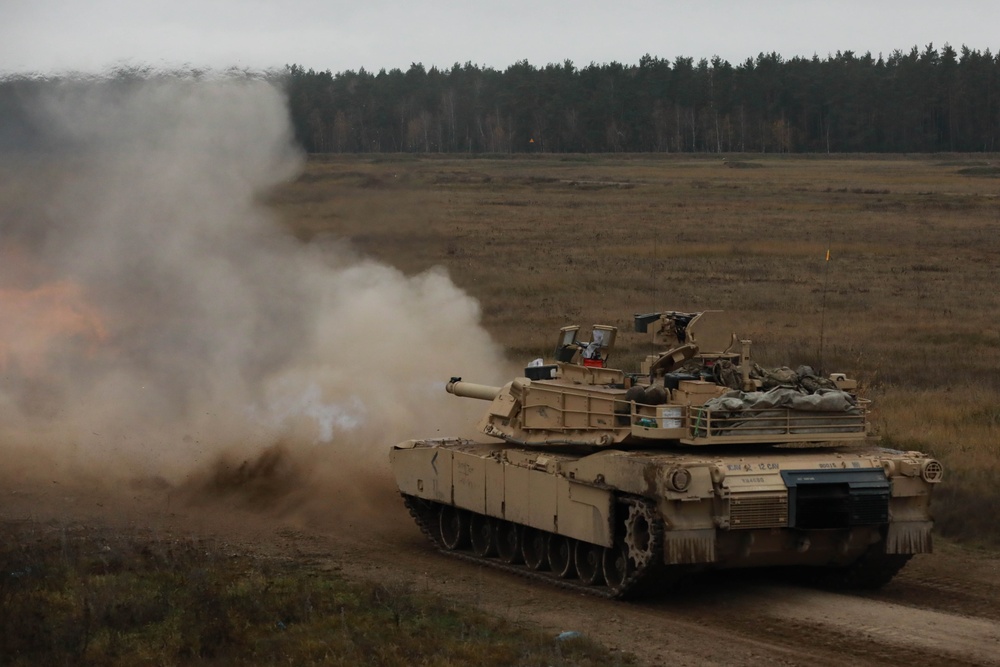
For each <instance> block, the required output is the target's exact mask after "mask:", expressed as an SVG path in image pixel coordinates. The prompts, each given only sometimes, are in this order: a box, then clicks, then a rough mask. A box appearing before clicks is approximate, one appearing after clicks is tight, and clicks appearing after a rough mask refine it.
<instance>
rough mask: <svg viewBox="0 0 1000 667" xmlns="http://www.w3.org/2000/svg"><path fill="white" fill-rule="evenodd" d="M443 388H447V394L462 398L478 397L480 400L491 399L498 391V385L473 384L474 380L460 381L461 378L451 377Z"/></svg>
mask: <svg viewBox="0 0 1000 667" xmlns="http://www.w3.org/2000/svg"><path fill="white" fill-rule="evenodd" d="M445 389H447V390H448V393H449V394H454V395H455V396H462V397H464V398H478V399H479V400H481V401H492V400H493V399H494V398H496V397H497V394H499V393H500V387H493V386H490V385H488V384H475V383H474V382H462V378H452V379H451V380H449V381H448V384H447V386H446V387H445Z"/></svg>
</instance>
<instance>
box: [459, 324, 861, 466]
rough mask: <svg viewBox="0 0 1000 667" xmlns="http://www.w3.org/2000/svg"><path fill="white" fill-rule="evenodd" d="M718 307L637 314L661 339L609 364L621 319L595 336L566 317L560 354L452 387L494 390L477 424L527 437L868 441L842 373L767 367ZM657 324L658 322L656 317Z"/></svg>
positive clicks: (523, 442) (647, 441)
mask: <svg viewBox="0 0 1000 667" xmlns="http://www.w3.org/2000/svg"><path fill="white" fill-rule="evenodd" d="M720 315H721V313H719V312H717V311H716V312H711V311H709V312H701V313H679V312H674V311H671V312H667V313H650V314H645V315H636V316H635V328H636V330H637V331H640V332H643V333H646V332H651V333H652V337H653V342H654V344H657V345H661V346H665V347H666V349H664V350H663V351H662V352H659V353H657V354H652V355H649V356H648V357H647V358H646V359H645V360H644V361H643V363H642V366H641V369H640V371H639V372H635V373H627V372H625V371H622V370H617V369H613V368H610V367H609V366H608V359H609V357H610V356H611V353H612V351H613V348H614V343H615V339H616V337H617V329H616V328H615V327H612V326H606V325H598V326H595V327H594V328H593V330H592V332H591V337H590V340H588V341H580V340H578V335H579V331H580V327H577V326H572V327H563V328H562V329H561V330H560V332H559V339H558V343H557V345H556V349H555V354H554V356H555V361H554V362H553V363H549V364H546V363H544V362H542V361H541V360H537V361H536V362H533V363H532V364H531V365H529V366H528V367H526V368H525V369H524V377H520V378H515V379H514V380H512V381H511V382H509V383H507V384H506V385H504V386H503V387H485V386H483V385H473V384H470V383H467V382H463V381H462V379H461V378H452V380H451V382H449V383H448V391H449V392H451V393H453V394H455V395H458V396H465V397H469V398H478V399H483V400H489V401H491V405H490V407H489V409H488V410H487V412H486V414H485V415H484V417H483V419H482V421H481V423H480V425H479V428H480V430H481V431H482V433H483V434H484V435H488V436H491V437H495V438H500V439H502V440H504V441H506V442H508V443H511V444H516V445H520V446H529V447H576V448H580V447H616V448H639V447H648V446H651V445H656V446H662V445H663V444H665V443H669V444H684V445H732V444H743V445H747V444H778V443H792V442H799V443H805V442H812V443H816V442H839V443H847V442H863V441H865V440H866V439H867V438H868V434H869V423H868V401H865V400H861V399H858V398H857V396H856V395H855V394H854V391H855V390H856V388H857V383H856V382H855V381H853V380H848V379H847V376H846V375H845V374H844V373H833V374H831V375H829V376H827V377H819V376H817V375H816V373H815V372H814V371H813V370H812V369H811V368H809V367H806V366H803V367H800V368H799V369H798V370H797V371H792V370H790V369H787V368H784V369H776V370H771V371H766V370H764V369H761V368H760V367H759V366H757V365H756V364H754V363H753V361H752V359H751V356H750V348H751V343H750V341H749V340H745V339H744V340H737V337H736V334H735V333H732V332H731V331H728V330H727V328H726V324H725V320H723V319H722V318H721V317H719V316H720ZM654 325H655V326H654Z"/></svg>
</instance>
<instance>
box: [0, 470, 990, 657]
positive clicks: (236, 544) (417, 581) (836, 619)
mask: <svg viewBox="0 0 1000 667" xmlns="http://www.w3.org/2000/svg"><path fill="white" fill-rule="evenodd" d="M281 458H282V456H281V455H280V454H279V455H275V456H274V457H272V458H271V459H268V460H262V461H258V462H255V463H254V464H253V465H249V464H248V465H247V466H245V467H244V468H243V469H242V471H240V469H239V466H237V467H236V468H235V469H234V472H233V473H232V475H230V476H228V477H227V476H226V475H224V474H222V473H221V472H219V471H218V470H216V471H215V473H214V474H213V475H207V476H206V477H204V478H202V479H200V480H198V481H197V483H196V484H193V485H188V486H187V487H186V488H177V487H171V486H169V485H165V484H163V483H161V482H155V483H136V484H133V485H129V486H128V487H127V488H121V489H120V490H119V491H118V492H112V491H108V490H107V489H104V490H100V491H95V490H94V489H92V488H87V487H86V486H75V487H73V486H67V485H66V484H63V483H56V482H54V481H51V480H49V481H44V480H41V479H33V480H25V479H21V480H5V481H4V482H3V485H2V488H3V495H2V501H0V522H2V523H8V524H9V523H22V524H23V523H24V522H30V523H31V524H33V525H35V526H37V527H38V528H39V529H43V530H51V531H66V530H68V529H72V530H74V531H79V530H92V531H98V530H105V531H106V530H109V529H110V530H113V531H116V532H118V533H120V534H123V535H129V534H134V535H139V534H142V535H147V536H149V535H151V536H155V539H158V540H168V539H175V538H176V539H209V540H215V541H218V542H221V543H223V544H224V545H225V547H226V549H227V550H231V551H234V552H243V553H250V554H254V555H256V556H263V557H270V558H276V559H293V560H294V561H296V562H297V563H301V564H303V565H308V566H310V567H315V568H318V569H320V570H328V571H332V572H337V573H339V574H341V575H343V576H346V577H348V578H350V579H355V580H377V581H380V582H385V583H391V584H394V585H397V586H399V587H400V590H413V591H419V592H430V593H435V594H440V595H441V596H444V597H446V598H447V599H450V600H454V601H455V602H457V603H460V604H464V605H469V606H472V607H475V608H478V609H480V610H483V611H485V612H488V613H490V614H495V615H497V616H501V617H504V618H506V619H508V620H511V621H514V622H515V623H518V624H522V625H524V626H526V627H540V628H542V629H544V630H548V631H551V632H552V633H553V634H557V633H559V632H562V631H565V630H575V631H577V632H580V633H582V634H583V635H585V636H586V637H588V638H590V639H593V640H596V641H598V642H600V643H602V644H604V645H605V646H608V647H610V648H612V649H614V650H616V651H621V652H624V653H631V654H632V655H633V656H635V658H636V659H637V660H638V662H639V663H640V664H649V665H653V664H664V663H668V662H669V663H670V664H673V665H763V664H777V665H843V664H855V665H876V664H877V665H914V664H938V665H990V664H998V663H1000V559H997V558H996V557H995V556H992V555H986V554H979V553H975V552H971V551H967V550H964V549H960V548H958V547H955V546H952V545H949V544H944V545H939V547H938V550H937V552H936V553H934V554H931V555H925V556H918V557H915V558H914V560H913V561H911V563H910V564H909V565H908V566H907V567H906V568H905V569H904V570H903V572H902V573H901V574H900V575H899V576H898V577H897V578H896V579H895V580H894V581H893V582H892V583H890V584H889V585H888V586H886V587H885V588H884V589H882V590H881V591H879V592H877V593H865V594H853V593H851V594H848V593H838V592H830V591H824V590H816V589H811V588H806V587H800V586H796V585H792V584H789V583H787V582H783V581H782V580H781V579H780V576H779V575H776V574H775V573H760V572H752V571H742V572H728V573H716V574H708V575H702V576H700V577H697V578H693V579H692V580H690V581H688V582H685V583H684V584H682V585H681V586H680V587H679V588H678V589H676V590H674V591H671V592H668V593H665V594H664V595H662V596H660V597H658V598H656V599H653V600H645V601H641V602H615V601H609V600H604V599H599V598H591V597H588V596H585V595H580V594H577V593H573V592H569V591H564V590H561V589H558V588H555V587H549V586H546V585H543V584H539V583H537V582H529V581H527V580H523V579H520V578H518V577H516V576H513V575H510V574H508V573H504V572H499V571H494V570H491V569H489V568H486V567H482V566H477V565H474V564H470V563H467V562H462V561H458V560H455V559H451V558H449V557H447V556H446V555H444V554H441V553H438V552H437V551H436V550H435V549H434V548H433V547H432V546H431V545H430V544H428V543H427V542H426V541H425V540H424V538H423V536H422V535H421V534H420V533H419V531H418V529H417V528H416V526H415V525H413V524H412V522H411V520H410V518H409V517H408V515H407V513H406V511H405V510H404V508H403V506H402V503H401V502H400V501H399V500H398V496H397V495H396V493H395V489H394V487H393V485H392V482H391V480H390V479H388V477H387V476H386V475H384V474H379V473H373V474H371V475H370V476H368V477H367V478H363V479H361V478H358V477H357V476H355V478H354V484H352V485H347V484H344V485H337V484H336V483H335V480H332V479H331V480H330V486H329V488H327V490H326V494H325V495H323V496H322V497H319V498H317V497H315V496H314V497H313V499H312V500H311V501H310V502H308V503H301V502H299V503H291V502H289V501H288V500H287V499H288V495H287V492H288V489H283V490H279V489H278V488H277V487H274V488H272V489H271V490H272V491H274V494H273V496H272V497H265V496H266V495H267V493H266V492H265V491H263V490H262V489H264V488H265V487H267V485H268V484H270V483H271V482H269V481H266V480H267V479H268V478H270V477H272V476H273V474H274V472H275V470H276V469H277V468H279V467H280V466H282V465H287V464H286V463H285V462H283V461H281V460H280V459H281ZM254 465H256V466H257V467H256V468H255V471H252V470H250V468H252V467H253V466H254ZM265 469H266V470H265ZM255 472H256V474H258V475H259V478H258V479H256V480H255V479H254V474H255ZM279 486H280V484H279ZM348 488H351V489H354V490H353V491H352V492H350V493H347V492H345V490H346V489H348ZM282 496H283V497H285V502H284V503H282V502H277V501H278V500H280V497H282Z"/></svg>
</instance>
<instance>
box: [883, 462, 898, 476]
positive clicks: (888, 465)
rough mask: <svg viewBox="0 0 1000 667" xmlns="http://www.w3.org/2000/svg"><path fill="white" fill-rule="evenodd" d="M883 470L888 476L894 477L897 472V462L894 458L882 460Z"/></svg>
mask: <svg viewBox="0 0 1000 667" xmlns="http://www.w3.org/2000/svg"><path fill="white" fill-rule="evenodd" d="M882 470H884V471H885V476H886V477H892V476H893V475H895V474H896V462H895V461H893V460H889V461H882Z"/></svg>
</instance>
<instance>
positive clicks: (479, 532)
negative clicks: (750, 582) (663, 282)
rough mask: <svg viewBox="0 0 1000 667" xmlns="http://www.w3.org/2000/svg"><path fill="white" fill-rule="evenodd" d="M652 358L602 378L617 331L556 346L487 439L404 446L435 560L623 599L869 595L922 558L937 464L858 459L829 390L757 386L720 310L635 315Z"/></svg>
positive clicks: (899, 456)
mask: <svg viewBox="0 0 1000 667" xmlns="http://www.w3.org/2000/svg"><path fill="white" fill-rule="evenodd" d="M635 328H636V330H637V331H639V332H644V333H651V334H652V337H653V341H654V343H656V344H657V345H658V346H659V347H658V349H663V350H665V351H664V352H662V353H659V354H653V355H650V356H649V357H647V358H646V360H645V361H644V362H643V363H642V367H641V370H640V371H639V372H638V373H627V372H624V371H621V370H616V369H613V368H609V367H608V359H609V357H610V355H611V353H612V351H613V349H614V344H615V339H616V337H617V333H618V332H617V330H616V329H615V328H614V327H610V326H595V327H593V329H592V331H591V334H590V339H589V340H586V341H581V340H579V334H580V329H579V327H564V328H563V329H561V330H560V332H559V339H558V342H557V345H556V350H555V360H554V362H553V363H550V364H546V363H543V362H541V360H539V361H537V362H533V363H532V364H530V365H529V366H528V367H527V368H525V373H524V377H519V378H515V379H514V380H512V381H511V382H508V383H507V384H506V385H504V386H503V387H492V386H487V385H480V384H472V383H469V382H464V381H463V380H462V379H461V378H457V377H456V378H452V379H451V381H450V382H449V383H448V386H447V389H448V391H449V392H451V393H452V394H455V395H456V396H463V397H468V398H475V399H480V400H484V401H489V404H488V406H487V410H486V414H485V415H484V416H483V418H482V420H481V422H480V430H481V431H482V432H483V433H484V434H485V435H487V436H490V437H492V438H495V439H496V440H495V441H491V442H472V441H467V440H459V439H434V440H413V441H409V442H405V443H402V444H400V445H397V446H396V447H394V448H393V450H392V454H391V460H392V468H393V472H394V474H395V476H396V480H397V483H398V485H399V488H400V491H401V493H402V494H403V498H404V500H405V502H406V505H407V507H408V508H409V510H410V513H411V514H412V515H413V516H414V518H415V519H416V520H417V523H418V524H419V525H420V527H421V528H422V529H423V530H424V532H425V533H427V535H428V536H429V537H430V538H431V539H432V540H433V541H434V542H435V544H437V545H438V546H439V547H440V548H441V549H442V550H444V551H447V552H450V553H453V554H455V555H458V556H461V557H464V558H470V559H475V560H480V561H482V562H484V563H488V564H490V565H493V566H495V567H501V568H505V569H514V570H517V571H519V572H520V573H522V574H526V575H529V576H533V577H538V578H543V579H546V578H547V579H551V580H553V581H558V582H559V583H560V584H561V585H563V586H571V587H578V588H580V589H583V590H586V591H587V592H591V593H597V594H603V595H607V596H610V597H627V596H630V595H634V594H641V593H644V592H646V591H648V590H650V587H651V586H654V585H662V584H663V583H669V582H671V581H674V580H676V579H677V578H679V577H681V576H684V575H685V574H687V573H692V572H697V571H700V570H708V569H724V568H726V569H729V568H744V567H758V566H774V565H793V566H808V567H809V568H810V569H809V570H808V571H809V572H811V573H812V574H814V575H816V577H817V578H819V579H822V580H825V581H827V582H830V583H834V584H837V585H842V586H852V587H860V588H872V587H877V586H881V585H882V584H885V583H887V582H888V581H889V580H890V579H891V578H892V577H893V576H894V575H895V574H896V572H898V571H899V569H900V568H902V567H903V565H905V564H906V562H907V561H908V560H909V559H910V557H911V556H912V555H913V554H918V553H926V552H929V551H930V550H931V527H932V521H931V517H930V514H929V502H930V494H931V491H932V490H933V488H934V486H935V485H936V484H937V483H938V482H940V481H941V478H942V468H941V464H940V463H938V462H937V461H935V460H933V459H931V458H929V457H927V456H926V455H924V454H921V453H919V452H900V451H894V450H886V449H881V448H878V447H876V446H874V445H873V444H872V443H871V439H872V438H871V436H870V434H869V423H868V402H867V401H866V400H864V399H862V398H859V397H858V396H857V395H856V390H857V383H856V382H855V381H854V380H850V379H848V378H847V377H846V376H845V375H844V374H843V373H832V374H830V375H828V376H825V377H821V376H818V375H817V374H816V373H815V372H814V371H813V370H812V369H811V368H809V367H806V366H803V367H800V368H798V369H797V370H794V371H793V370H791V369H788V368H781V369H774V370H765V369H762V368H761V367H760V366H758V365H757V364H755V363H754V362H753V360H752V359H751V356H750V341H748V340H739V339H737V337H736V335H735V334H734V333H732V331H731V329H730V328H729V327H728V326H727V325H726V324H725V321H724V319H723V318H722V317H721V313H719V312H717V311H706V312H701V313H680V312H663V313H650V314H647V315H637V316H636V317H635Z"/></svg>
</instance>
